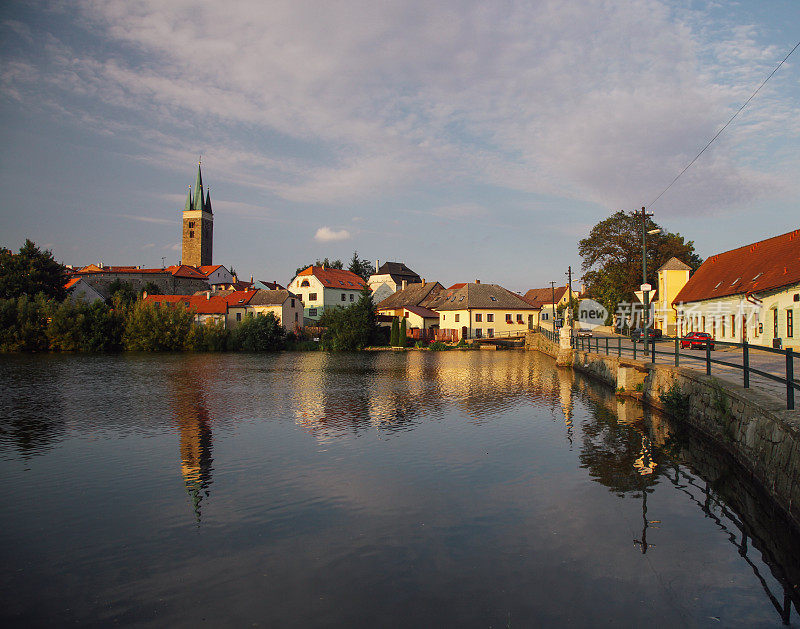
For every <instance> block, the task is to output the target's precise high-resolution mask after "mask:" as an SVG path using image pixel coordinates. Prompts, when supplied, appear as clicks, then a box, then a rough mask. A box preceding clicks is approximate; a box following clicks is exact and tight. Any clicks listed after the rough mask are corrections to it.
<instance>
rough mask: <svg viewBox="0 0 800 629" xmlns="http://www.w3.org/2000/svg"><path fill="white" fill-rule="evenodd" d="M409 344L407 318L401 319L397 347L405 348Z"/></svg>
mask: <svg viewBox="0 0 800 629" xmlns="http://www.w3.org/2000/svg"><path fill="white" fill-rule="evenodd" d="M407 342H408V333H407V332H406V318H405V317H403V318H402V319H400V330H399V332H398V334H397V346H398V347H405V346H406V343H407Z"/></svg>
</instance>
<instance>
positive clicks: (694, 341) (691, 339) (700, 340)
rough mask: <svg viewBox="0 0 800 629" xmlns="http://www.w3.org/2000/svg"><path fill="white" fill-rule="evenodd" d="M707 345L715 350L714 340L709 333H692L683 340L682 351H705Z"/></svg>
mask: <svg viewBox="0 0 800 629" xmlns="http://www.w3.org/2000/svg"><path fill="white" fill-rule="evenodd" d="M706 345H708V346H709V347H710V348H711V349H714V339H713V338H711V335H710V334H709V333H708V332H690V333H689V334H687V335H686V336H684V337H683V338H682V339H681V349H686V348H687V347H688V348H689V349H705V348H706Z"/></svg>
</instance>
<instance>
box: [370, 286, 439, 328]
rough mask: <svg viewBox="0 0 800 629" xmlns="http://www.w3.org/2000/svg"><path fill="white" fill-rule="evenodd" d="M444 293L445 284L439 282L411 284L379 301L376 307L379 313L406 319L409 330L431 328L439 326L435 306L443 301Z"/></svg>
mask: <svg viewBox="0 0 800 629" xmlns="http://www.w3.org/2000/svg"><path fill="white" fill-rule="evenodd" d="M443 294H444V286H442V285H441V284H440V283H439V282H425V283H418V284H409V285H407V286H406V287H405V288H403V289H401V290H399V291H398V292H396V293H393V294H391V295H389V296H388V297H387V298H386V299H384V300H382V301H381V302H379V303H378V304H377V305H376V306H375V309H376V310H377V312H378V314H379V315H384V316H387V317H398V318H400V319H406V329H408V330H411V329H414V328H418V329H420V330H429V329H431V328H437V327H439V313H438V312H436V311H435V310H434V307H435V306H436V305H437V304H439V303H441V302H442V299H443ZM386 325H390V324H389V323H386Z"/></svg>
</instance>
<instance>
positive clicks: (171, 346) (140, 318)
mask: <svg viewBox="0 0 800 629" xmlns="http://www.w3.org/2000/svg"><path fill="white" fill-rule="evenodd" d="M193 325H194V312H193V311H192V310H187V309H186V308H185V307H184V306H182V305H174V306H173V305H172V304H161V305H158V304H155V303H153V302H149V301H137V302H136V303H134V304H133V305H131V306H130V307H129V308H128V309H127V313H126V316H125V331H124V333H123V335H122V342H123V346H124V347H125V349H127V350H132V351H140V352H141V351H144V352H159V351H161V352H164V351H167V352H169V351H173V352H174V351H179V350H183V349H185V348H186V347H187V346H188V340H189V333H190V332H191V330H192V326H193Z"/></svg>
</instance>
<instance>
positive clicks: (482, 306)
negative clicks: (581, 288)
mask: <svg viewBox="0 0 800 629" xmlns="http://www.w3.org/2000/svg"><path fill="white" fill-rule="evenodd" d="M434 310H436V311H437V312H438V313H439V329H440V330H454V331H455V333H456V334H457V335H458V337H459V338H464V339H476V338H491V337H495V336H508V335H510V334H511V333H517V332H524V331H525V330H527V329H528V326H529V325H533V324H534V322H535V318H536V312H537V309H536V308H535V307H534V306H532V305H531V304H529V303H528V302H527V301H525V300H524V299H523V298H522V297H520V296H519V295H516V294H514V293H512V292H511V291H509V290H507V289H505V288H503V287H502V286H499V285H498V284H481V283H480V282H479V281H476V282H475V283H474V284H464V285H463V286H461V287H460V288H456V289H450V290H448V291H447V292H446V293H445V294H444V299H443V301H442V303H440V304H438V305H436V306H434Z"/></svg>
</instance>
